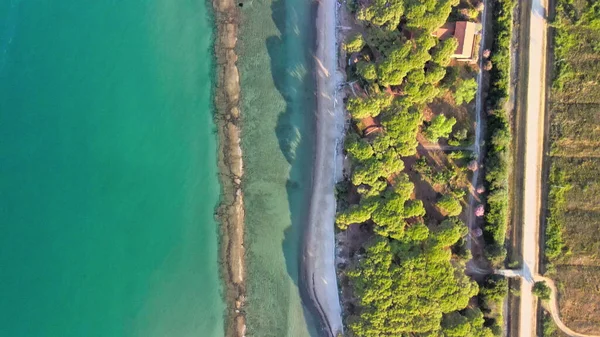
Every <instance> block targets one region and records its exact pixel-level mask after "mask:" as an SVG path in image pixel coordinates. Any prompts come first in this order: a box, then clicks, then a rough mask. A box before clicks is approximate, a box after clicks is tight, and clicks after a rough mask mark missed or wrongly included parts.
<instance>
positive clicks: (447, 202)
mask: <svg viewBox="0 0 600 337" xmlns="http://www.w3.org/2000/svg"><path fill="white" fill-rule="evenodd" d="M436 205H437V206H438V207H439V208H440V209H441V210H442V211H444V212H446V214H448V215H449V216H456V215H459V214H460V213H461V212H462V205H461V204H460V201H458V199H456V198H455V197H454V196H452V195H450V194H446V195H444V196H442V197H441V198H440V200H438V202H437V204H436Z"/></svg>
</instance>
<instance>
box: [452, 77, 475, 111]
mask: <svg viewBox="0 0 600 337" xmlns="http://www.w3.org/2000/svg"><path fill="white" fill-rule="evenodd" d="M476 94H477V81H476V80H475V79H474V78H471V79H468V80H464V81H461V82H460V83H459V84H458V87H457V88H456V92H455V93H454V100H455V101H456V104H458V105H461V104H463V103H470V102H471V101H472V100H473V98H475V95H476Z"/></svg>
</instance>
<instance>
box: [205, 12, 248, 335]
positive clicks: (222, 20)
mask: <svg viewBox="0 0 600 337" xmlns="http://www.w3.org/2000/svg"><path fill="white" fill-rule="evenodd" d="M213 7H214V10H215V23H216V25H217V36H216V39H215V56H216V60H217V87H216V90H215V105H216V109H217V114H216V123H217V129H218V134H219V154H218V156H219V177H220V180H221V185H222V191H223V193H222V200H221V204H220V206H219V210H218V212H217V213H218V218H219V222H220V224H221V241H220V249H221V265H222V276H223V280H224V283H225V300H226V304H227V314H226V317H225V336H226V337H242V336H245V334H246V319H245V316H244V302H245V294H246V284H245V278H246V276H245V275H246V272H245V260H244V254H245V252H244V201H243V200H244V199H243V193H242V189H241V179H242V175H243V173H244V172H243V162H242V149H241V147H240V126H239V120H240V109H239V98H240V81H239V73H238V69H237V66H236V62H237V55H236V52H235V47H236V43H237V31H238V17H239V13H238V9H237V5H236V3H235V2H234V1H233V0H214V1H213Z"/></svg>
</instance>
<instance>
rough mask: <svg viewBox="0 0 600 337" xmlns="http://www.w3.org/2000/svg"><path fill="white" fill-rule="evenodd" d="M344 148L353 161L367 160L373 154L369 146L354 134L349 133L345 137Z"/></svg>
mask: <svg viewBox="0 0 600 337" xmlns="http://www.w3.org/2000/svg"><path fill="white" fill-rule="evenodd" d="M344 148H345V149H346V152H348V153H349V154H350V155H351V156H352V158H353V159H355V160H359V161H362V160H367V159H369V158H371V157H373V155H374V154H375V152H374V151H373V148H372V147H371V145H370V144H369V143H368V142H367V141H365V140H364V139H362V138H360V137H359V136H358V135H357V134H356V133H351V134H349V135H348V136H347V137H346V141H345V143H344Z"/></svg>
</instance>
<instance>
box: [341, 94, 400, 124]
mask: <svg viewBox="0 0 600 337" xmlns="http://www.w3.org/2000/svg"><path fill="white" fill-rule="evenodd" d="M393 99H394V96H392V95H388V94H386V93H380V94H375V95H373V96H370V97H366V98H363V97H352V98H350V99H348V103H347V104H346V109H348V112H350V114H351V115H352V118H355V119H363V118H367V117H376V116H378V115H379V114H380V113H381V112H382V111H383V110H384V109H385V108H387V107H389V106H390V105H391V104H392V100H393Z"/></svg>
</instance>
